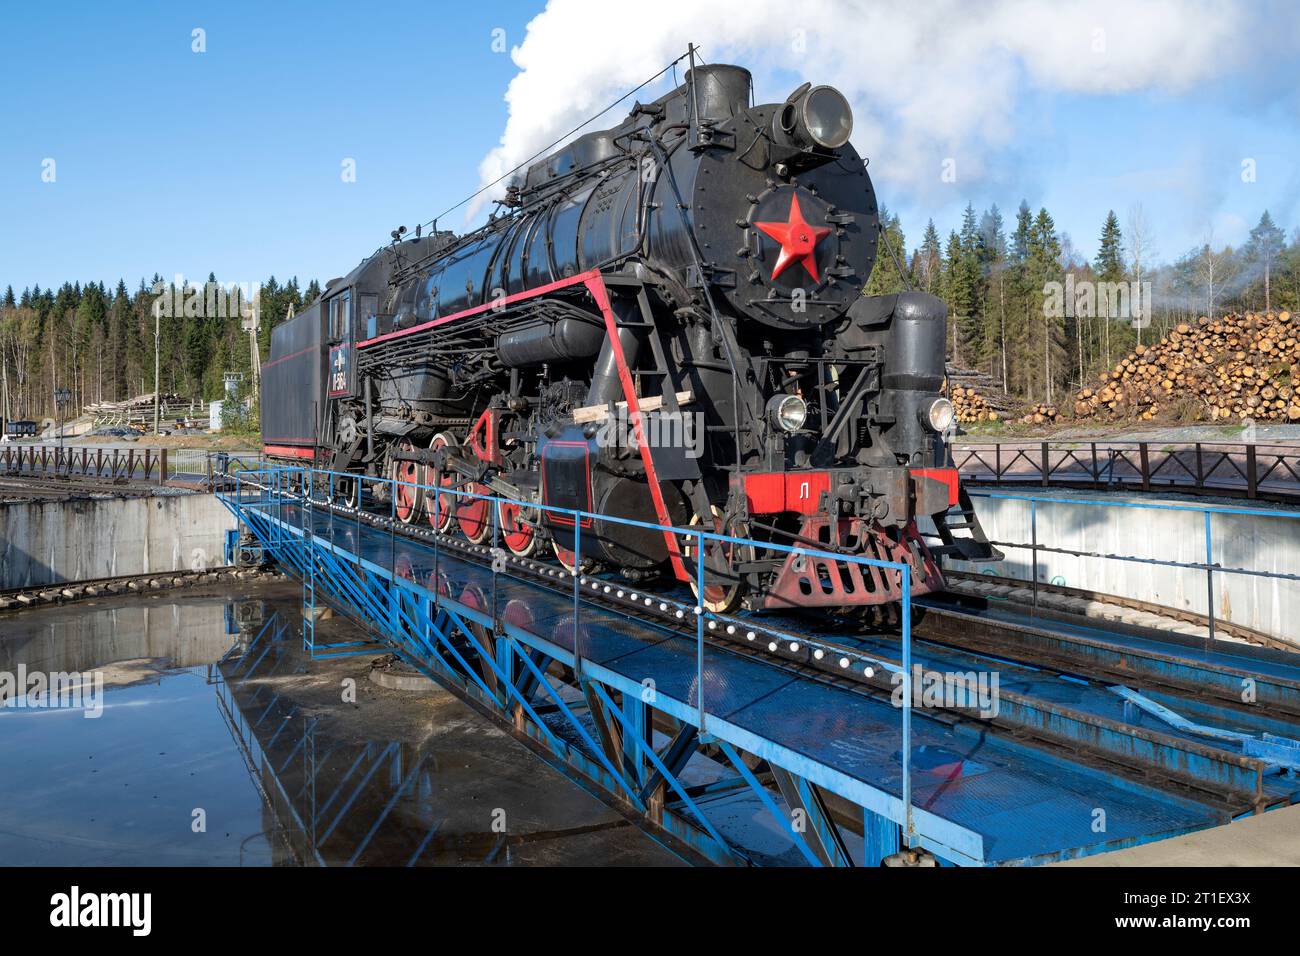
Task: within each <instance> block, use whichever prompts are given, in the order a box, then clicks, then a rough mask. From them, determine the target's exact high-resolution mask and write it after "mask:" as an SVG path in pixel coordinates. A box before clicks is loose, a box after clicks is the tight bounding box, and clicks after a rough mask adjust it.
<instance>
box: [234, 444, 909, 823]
mask: <svg viewBox="0 0 1300 956" xmlns="http://www.w3.org/2000/svg"><path fill="white" fill-rule="evenodd" d="M232 477H233V480H234V493H233V500H234V501H235V502H236V503H237V504H248V503H249V502H247V501H245V498H244V496H245V495H246V493H247V492H248V491H249V490H250V489H254V490H255V492H256V495H257V498H258V499H262V500H266V501H267V502H268V503H269V505H270V506H271V507H272V508H274V509H275V512H276V517H277V519H278V523H279V524H280V525H281V526H283V525H284V522H283V520H282V517H281V516H282V514H283V507H284V505H285V503H286V502H287V503H289V504H293V503H294V502H298V501H301V502H303V503H304V504H307V506H310V504H322V503H328V504H333V505H337V504H338V503H339V499H340V497H344V498H346V499H347V501H346V503H345V507H346V509H347V510H350V511H352V512H354V513H355V515H356V528H357V541H358V544H359V542H360V538H361V524H362V515H363V514H368V515H370V516H371V517H374V518H384V517H387V519H388V524H389V535H390V541H391V542H392V548H393V551H392V554H393V562H392V566H390V568H389V569H388V570H389V572H390V573H391V574H392V575H393V579H394V580H396V577H397V573H396V567H395V565H396V537H397V528H398V525H399V519H398V516H397V490H398V488H399V487H400V488H403V489H408V490H411V491H416V490H418V491H419V492H422V493H423V494H424V495H425V496H426V497H430V496H431V497H432V500H433V513H434V514H436V515H443V514H444V513H448V514H452V513H453V512H454V511H457V510H459V507H460V506H461V505H462V503H463V502H464V501H465V500H479V501H483V502H485V503H486V504H487V507H488V508H489V510H490V514H491V521H492V545H491V547H492V554H493V555H494V556H496V555H498V554H504V550H503V549H502V548H501V528H500V509H501V507H502V506H503V505H506V506H518V507H520V508H522V509H527V510H529V511H530V512H534V513H537V514H539V515H540V513H541V512H547V513H551V514H558V515H563V516H565V517H566V518H568V519H572V521H573V528H574V548H573V568H572V569H571V570H568V573H569V575H570V576H571V577H572V579H573V609H574V624H573V628H574V637H573V640H574V651H573V656H574V673H575V677H576V678H577V679H578V680H579V681H581V673H582V671H581V657H582V654H581V645H580V633H581V632H580V615H581V607H582V585H583V583H584V581H585V580H586V577H585V576H584V574H583V536H582V525H583V521H584V520H589V521H595V520H600V521H602V522H607V523H614V524H620V525H625V526H630V527H635V528H641V529H646V530H651V531H658V532H661V533H666V534H671V535H673V536H674V538H675V539H676V540H677V541H678V542H689V541H692V540H693V541H694V552H693V554H694V555H701V556H706V560H705V561H700V560H693V559H689V560H688V559H686V558H685V557H683V562H684V563H685V564H687V565H690V564H694V575H695V582H694V584H695V595H696V598H695V601H694V603H693V604H684V603H682V602H680V601H677V600H675V599H673V598H671V597H669V596H665V595H656V596H654V597H651V596H648V595H639V596H641V597H644V601H645V603H646V604H647V605H653V604H656V603H657V604H659V605H660V608H661V609H665V608H671V609H673V610H675V612H676V617H677V618H678V619H683V620H684V619H685V617H686V615H687V614H689V615H691V616H693V617H694V618H695V622H696V624H695V642H696V658H695V664H696V674H695V688H696V689H695V695H694V696H695V700H694V702H693V704H694V709H695V715H696V722H697V727H698V728H699V733H700V735H701V737H702V738H703V737H704V735H705V734H706V732H707V731H706V727H707V722H708V718H709V716H710V714H709V712H708V709H707V707H706V703H705V697H704V687H705V681H704V677H705V668H704V653H705V650H704V649H705V635H706V632H707V631H709V630H713V629H716V627H717V626H718V625H719V624H722V625H723V626H724V627H727V626H732V627H735V626H736V622H740V621H742V618H740V617H737V616H730V615H724V614H716V613H714V612H711V611H709V610H708V608H707V607H706V606H705V600H706V599H705V597H704V595H705V593H706V590H705V589H706V577H705V564H706V561H707V552H706V542H709V543H713V544H714V545H715V546H725V545H730V546H732V547H734V548H737V549H750V548H752V549H754V552H755V553H757V552H758V551H760V550H761V551H767V552H776V553H778V554H784V555H799V556H804V557H813V558H819V559H822V560H825V561H830V562H841V563H844V564H852V565H858V566H860V567H869V568H876V569H882V570H885V571H892V572H895V573H896V575H897V577H896V587H897V595H898V600H899V607H900V624H901V629H900V631H901V632H900V642H901V645H902V660H901V666H899V665H898V664H894V663H892V662H889V661H884V660H880V659H879V658H876V657H873V656H871V655H869V654H865V653H862V652H860V651H856V650H854V651H849V650H846V649H845V648H844V647H843V646H841V645H837V646H832V645H829V644H825V643H823V642H819V641H817V640H816V639H815V638H810V637H809V636H808V635H804V634H800V635H798V638H797V641H798V643H800V644H803V645H806V646H808V647H809V648H814V649H817V650H820V651H823V652H833V653H834V654H836V655H839V660H838V663H839V666H840V667H841V668H845V669H847V668H850V667H852V666H854V661H853V660H850V657H852V658H853V659H856V663H857V665H859V666H861V667H862V669H863V670H864V671H866V672H867V673H872V672H874V671H875V670H876V669H879V670H880V671H882V672H887V673H891V674H893V675H894V677H895V680H896V681H897V682H898V683H901V685H902V706H901V710H902V747H901V750H902V777H903V780H902V806H903V816H904V819H903V821H901V822H902V824H903V839H904V842H905V844H906V845H907V846H909V847H911V846H915V845H916V844H915V837H916V830H915V825H914V819H913V806H912V705H913V687H912V679H913V675H912V599H911V591H912V569H911V567H910V566H909V565H907V564H905V563H902V562H894V561H885V560H881V559H877V558H868V557H864V556H861V555H848V554H842V553H838V552H831V551H825V550H821V549H818V548H812V547H806V546H801V545H784V544H779V543H776V542H772V541H756V540H753V539H748V538H739V537H734V536H731V535H726V534H721V533H719V532H716V531H708V530H706V529H704V528H703V527H690V528H679V527H676V526H673V525H659V524H653V523H648V522H643V521H637V520H635V519H631V518H622V517H616V516H613V515H602V514H597V513H593V512H588V511H582V510H579V509H574V508H560V507H555V506H552V505H546V504H542V503H540V502H534V501H520V500H517V499H513V498H507V497H504V496H500V495H490V494H480V493H478V492H473V491H469V490H467V489H459V488H451V487H446V486H443V485H440V484H436V483H435V484H433V485H426V484H422V483H420V482H410V481H400V480H398V479H396V478H388V477H385V478H379V477H362V476H358V475H356V474H353V473H346V472H336V471H329V470H326V469H315V468H309V467H304V466H295V465H265V466H263V467H260V468H256V469H244V470H240V471H237V472H235V474H234V475H233V476H232ZM377 488H384V489H386V495H384V496H383V497H386V499H387V502H386V504H387V507H388V514H387V516H385V515H383V514H382V513H379V512H376V511H374V510H367V508H366V503H367V493H368V495H369V501H370V504H371V506H372V508H373V506H374V505H375V504H376V503H378V502H381V501H382V499H381V497H380V496H377V495H376V494H375V489H377ZM342 489H346V492H345V493H341V491H342ZM318 490H324V491H325V493H326V495H327V497H326V499H325V502H321V501H319V500H318V499H316V498H315V494H316V493H317V491H318ZM443 496H451V499H452V500H453V501H454V502H455V505H454V506H452V505H448V506H447V507H448V511H447V512H444V510H443V508H444V497H443ZM329 514H330V531H329V534H330V536H331V537H332V536H333V522H334V514H335V509H334V508H333V507H331V508H330V511H329ZM420 517H422V516H417V518H416V520H419V518H420ZM452 520H453V521H454V520H455V518H454V516H453V518H452ZM435 530H438V529H435ZM415 540H418V538H417V539H415ZM277 543H279V542H272V544H273V545H274V544H277ZM433 548H434V556H435V567H436V562H437V556H438V539H437V537H434V538H433ZM358 550H359V548H358ZM686 550H687V549H686V548H682V547H681V546H680V544H679V554H683V555H685V552H686ZM357 557H358V558H360V555H359V554H358V555H357ZM494 571H496V572H497V573H494V574H493V594H492V607H493V619H494V620H495V619H496V607H497V593H496V588H497V579H498V575H499V573H500V571H499V570H498V568H497V567H495V566H494ZM606 585H607V582H605V581H598V583H594V584H593V587H595V588H597V589H599V588H601V587H602V586H606ZM624 590H626V591H628V592H629V593H631V594H633V595H636V592H634V591H632V589H631V588H630V587H625V588H624ZM744 626H745V628H746V629H747V634H746V637H747V638H749V639H750V640H753V639H754V638H755V637H756V635H757V634H758V633H760V632H761V633H764V634H766V635H769V636H772V637H775V638H777V639H780V638H781V637H782V636H783V635H782V634H781V632H779V631H776V630H774V629H772V628H770V627H766V626H764V625H762V624H759V623H757V622H754V621H752V620H745V621H744ZM814 653H816V651H814ZM819 659H820V657H819ZM900 674H901V676H900ZM686 703H687V705H688V706H690V705H691V704H692V702H691V701H687V702H686Z"/></svg>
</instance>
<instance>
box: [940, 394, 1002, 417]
mask: <svg viewBox="0 0 1300 956" xmlns="http://www.w3.org/2000/svg"><path fill="white" fill-rule="evenodd" d="M952 407H953V408H954V409H955V410H956V412H957V421H959V422H964V423H966V424H969V423H971V422H996V421H997V420H998V419H1000V418H1001V417H1002V416H1001V415H1000V414H999V413H998V410H997V409H996V408H994V407H993V406H992V405H990V404H989V401H988V399H986V398H985V397H984V396H983V395H981V394H980V393H979V392H977V391H976V390H975V389H973V388H971V387H969V386H965V385H954V386H953V389H952Z"/></svg>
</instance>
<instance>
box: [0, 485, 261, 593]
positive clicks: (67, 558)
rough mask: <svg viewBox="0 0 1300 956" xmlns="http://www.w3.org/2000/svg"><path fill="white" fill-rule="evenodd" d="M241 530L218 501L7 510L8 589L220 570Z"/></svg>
mask: <svg viewBox="0 0 1300 956" xmlns="http://www.w3.org/2000/svg"><path fill="white" fill-rule="evenodd" d="M233 527H235V519H234V516H232V515H231V514H230V512H229V511H228V510H226V508H225V506H224V505H222V504H221V502H219V501H218V500H217V499H216V498H215V497H214V496H212V495H197V494H196V495H189V494H187V495H168V496H160V497H156V498H114V499H102V500H101V499H91V500H73V501H41V502H9V503H0V588H18V587H39V586H42V585H46V584H55V583H59V582H63V581H84V580H87V579H89V578H107V577H115V576H117V575H127V574H149V573H152V572H155V571H157V572H163V571H177V570H181V569H185V568H200V567H205V568H206V567H215V566H217V565H220V564H222V563H224V562H223V551H224V545H225V535H226V530H227V529H229V528H233Z"/></svg>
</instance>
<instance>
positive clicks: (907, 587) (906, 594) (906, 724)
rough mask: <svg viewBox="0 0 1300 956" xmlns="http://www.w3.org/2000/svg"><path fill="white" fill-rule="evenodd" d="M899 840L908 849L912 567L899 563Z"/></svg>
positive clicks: (910, 834) (911, 833) (910, 831)
mask: <svg viewBox="0 0 1300 956" xmlns="http://www.w3.org/2000/svg"><path fill="white" fill-rule="evenodd" d="M902 577H903V811H904V818H903V819H904V826H903V842H904V843H906V844H907V846H908V848H909V849H910V848H911V846H912V839H913V837H914V835H915V831H914V830H913V821H912V569H911V568H909V567H908V566H907V565H903V569H902Z"/></svg>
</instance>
